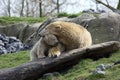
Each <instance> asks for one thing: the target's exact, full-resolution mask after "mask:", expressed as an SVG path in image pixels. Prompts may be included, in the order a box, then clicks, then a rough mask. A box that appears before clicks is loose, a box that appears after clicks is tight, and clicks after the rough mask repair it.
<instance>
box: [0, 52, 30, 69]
mask: <svg viewBox="0 0 120 80" xmlns="http://www.w3.org/2000/svg"><path fill="white" fill-rule="evenodd" d="M28 61H29V51H21V52H16V53H12V54H4V55H0V69H2V68H10V67H15V66H18V65H20V64H23V63H25V62H28Z"/></svg>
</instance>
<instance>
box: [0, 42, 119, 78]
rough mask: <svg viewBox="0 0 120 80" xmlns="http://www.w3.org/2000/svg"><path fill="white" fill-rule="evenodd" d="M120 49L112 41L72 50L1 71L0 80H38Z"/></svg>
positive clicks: (117, 43)
mask: <svg viewBox="0 0 120 80" xmlns="http://www.w3.org/2000/svg"><path fill="white" fill-rule="evenodd" d="M119 49H120V43H119V42H117V41H110V42H105V43H101V44H96V45H93V46H91V47H88V48H81V49H75V50H71V51H69V52H67V53H65V54H62V55H61V56H59V57H57V58H48V57H47V58H43V59H39V60H36V61H32V62H28V63H25V64H22V65H20V66H18V67H15V68H10V69H4V70H0V80H37V79H38V78H40V77H41V76H42V75H43V74H44V73H47V72H53V71H60V70H63V69H66V68H68V67H70V66H72V65H74V64H76V63H78V62H79V61H80V60H81V59H84V58H92V59H97V58H100V57H105V56H108V55H110V54H111V53H113V52H115V51H118V50H119Z"/></svg>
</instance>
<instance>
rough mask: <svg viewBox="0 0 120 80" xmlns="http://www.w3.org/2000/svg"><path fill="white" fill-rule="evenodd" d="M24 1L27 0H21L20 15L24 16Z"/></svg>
mask: <svg viewBox="0 0 120 80" xmlns="http://www.w3.org/2000/svg"><path fill="white" fill-rule="evenodd" d="M24 1H25V0H22V2H21V5H22V6H21V11H20V17H23V10H24Z"/></svg>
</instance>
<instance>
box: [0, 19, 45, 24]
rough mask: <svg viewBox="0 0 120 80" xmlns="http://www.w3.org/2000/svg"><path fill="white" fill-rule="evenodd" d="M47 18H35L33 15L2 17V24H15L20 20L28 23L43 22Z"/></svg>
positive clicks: (0, 20)
mask: <svg viewBox="0 0 120 80" xmlns="http://www.w3.org/2000/svg"><path fill="white" fill-rule="evenodd" d="M46 19H47V18H45V17H42V18H33V17H0V25H7V24H13V23H18V22H26V23H30V24H31V23H37V22H43V21H44V20H46Z"/></svg>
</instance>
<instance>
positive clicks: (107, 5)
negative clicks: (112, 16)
mask: <svg viewBox="0 0 120 80" xmlns="http://www.w3.org/2000/svg"><path fill="white" fill-rule="evenodd" d="M96 1H97V2H98V3H100V4H102V5H104V6H106V7H107V8H109V9H111V10H112V11H114V10H116V9H115V8H114V7H112V6H110V5H109V4H105V3H103V2H102V1H100V0H96Z"/></svg>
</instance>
